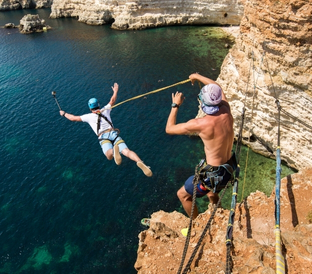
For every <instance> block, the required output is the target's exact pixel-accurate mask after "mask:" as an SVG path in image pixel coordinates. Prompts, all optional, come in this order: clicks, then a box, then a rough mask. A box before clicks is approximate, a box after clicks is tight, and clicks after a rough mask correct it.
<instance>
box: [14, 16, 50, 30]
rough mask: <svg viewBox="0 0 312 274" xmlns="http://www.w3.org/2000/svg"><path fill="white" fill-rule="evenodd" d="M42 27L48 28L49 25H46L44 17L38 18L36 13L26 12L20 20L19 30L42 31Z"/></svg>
mask: <svg viewBox="0 0 312 274" xmlns="http://www.w3.org/2000/svg"><path fill="white" fill-rule="evenodd" d="M44 29H50V27H49V26H48V25H46V23H45V20H44V19H40V17H39V15H38V14H36V15H31V14H27V15H25V16H24V17H23V18H22V19H21V20H20V25H19V30H20V32H21V33H24V34H28V33H33V32H42V31H44Z"/></svg>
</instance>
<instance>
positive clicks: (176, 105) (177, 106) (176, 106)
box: [171, 103, 179, 108]
mask: <svg viewBox="0 0 312 274" xmlns="http://www.w3.org/2000/svg"><path fill="white" fill-rule="evenodd" d="M171 107H172V108H179V105H178V104H176V103H172V104H171Z"/></svg>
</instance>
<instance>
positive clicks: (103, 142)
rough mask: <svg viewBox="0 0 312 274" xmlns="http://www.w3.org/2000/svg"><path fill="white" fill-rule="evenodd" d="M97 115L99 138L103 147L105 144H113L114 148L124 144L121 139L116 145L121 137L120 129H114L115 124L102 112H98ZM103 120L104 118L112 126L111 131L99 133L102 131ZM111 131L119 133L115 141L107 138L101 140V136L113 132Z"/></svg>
mask: <svg viewBox="0 0 312 274" xmlns="http://www.w3.org/2000/svg"><path fill="white" fill-rule="evenodd" d="M96 114H97V115H98V120H97V136H98V137H99V141H101V142H100V145H101V146H102V145H103V144H105V143H111V144H112V145H113V146H114V145H118V144H120V143H124V141H123V140H122V139H121V140H119V141H117V143H116V144H115V142H116V140H117V138H118V137H119V133H120V131H119V129H118V128H114V126H113V123H112V122H111V121H110V120H109V119H108V118H107V117H106V116H105V115H103V114H102V113H101V112H100V111H99V112H96ZM101 118H104V120H105V121H106V122H107V123H108V124H109V125H110V126H111V128H110V129H107V130H104V131H103V132H100V133H99V130H100V125H101ZM111 131H115V132H116V133H117V135H116V137H115V138H114V140H110V139H106V138H101V136H102V135H103V134H104V133H107V132H111Z"/></svg>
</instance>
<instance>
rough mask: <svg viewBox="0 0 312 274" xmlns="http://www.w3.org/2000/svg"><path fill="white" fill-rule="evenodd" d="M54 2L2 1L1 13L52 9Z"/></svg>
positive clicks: (38, 0) (40, 0) (0, 3)
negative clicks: (5, 11)
mask: <svg viewBox="0 0 312 274" xmlns="http://www.w3.org/2000/svg"><path fill="white" fill-rule="evenodd" d="M52 2H53V0H0V11H4V10H18V9H35V8H36V9H40V8H50V7H51V5H52Z"/></svg>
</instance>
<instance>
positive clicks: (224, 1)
mask: <svg viewBox="0 0 312 274" xmlns="http://www.w3.org/2000/svg"><path fill="white" fill-rule="evenodd" d="M242 14H243V6H242V4H241V1H240V0H235V1H232V0H231V1H230V0H220V1H215V0H201V1H190V0H174V1H168V0H159V1H152V0H141V1H113V0H106V1H95V0H87V1H81V0H70V1H64V0H54V1H53V5H52V12H51V18H58V17H77V18H78V20H79V21H80V22H84V23H87V24H91V25H102V24H105V23H108V22H112V21H114V23H113V24H112V28H115V29H122V30H124V29H144V28H152V27H158V26H169V25H196V24H197V25H198V24H221V25H226V24H236V25H239V23H240V20H241V17H242Z"/></svg>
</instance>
